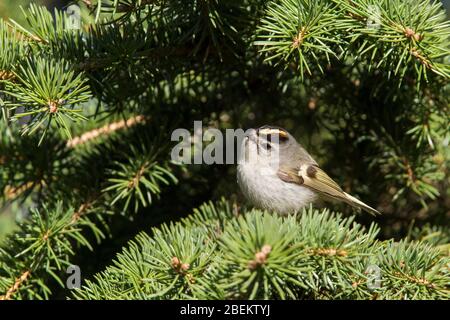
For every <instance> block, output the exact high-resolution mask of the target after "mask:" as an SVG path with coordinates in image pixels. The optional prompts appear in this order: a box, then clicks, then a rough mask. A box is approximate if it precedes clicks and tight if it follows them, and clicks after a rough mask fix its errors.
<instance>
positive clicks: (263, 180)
mask: <svg viewBox="0 0 450 320" xmlns="http://www.w3.org/2000/svg"><path fill="white" fill-rule="evenodd" d="M240 151H241V152H240V157H239V161H238V170H237V172H238V183H239V185H240V187H241V190H242V192H243V193H244V194H245V196H246V197H247V198H248V199H249V200H250V201H251V202H252V203H253V204H254V205H255V206H257V207H259V208H261V209H267V210H271V211H275V212H278V213H280V214H289V213H294V212H297V211H298V210H299V209H301V208H303V207H305V206H307V205H309V204H310V203H312V202H314V201H315V200H316V199H317V198H318V197H321V198H323V199H325V200H339V201H344V202H346V203H348V204H349V205H351V206H353V207H355V208H361V209H363V210H365V211H367V212H369V213H371V214H379V212H378V211H377V210H375V209H373V208H371V207H369V206H368V205H366V204H365V203H363V202H362V201H360V200H358V199H356V198H355V197H353V196H351V195H349V194H348V193H345V192H344V191H343V190H342V189H341V188H340V187H339V186H338V185H337V183H336V182H334V181H333V180H332V179H331V178H330V177H329V176H328V175H327V174H326V173H325V172H324V171H323V170H322V169H320V168H319V166H318V164H317V162H316V161H315V160H314V159H313V158H312V157H311V156H310V155H309V154H308V152H306V150H305V149H303V147H302V146H301V145H300V144H299V143H298V142H297V141H296V140H295V138H294V137H293V136H292V135H290V134H289V132H287V131H286V130H284V129H282V128H278V127H272V126H263V127H261V128H258V129H249V130H247V132H246V135H245V138H244V140H243V141H242V146H241V150H240Z"/></svg>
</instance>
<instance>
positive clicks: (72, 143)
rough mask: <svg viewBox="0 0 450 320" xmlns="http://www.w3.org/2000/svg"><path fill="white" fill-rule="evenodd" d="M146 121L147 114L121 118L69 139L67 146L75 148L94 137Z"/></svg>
mask: <svg viewBox="0 0 450 320" xmlns="http://www.w3.org/2000/svg"><path fill="white" fill-rule="evenodd" d="M145 121H146V118H145V116H143V115H138V116H135V117H133V118H130V119H127V120H120V121H117V122H113V123H109V124H107V125H104V126H103V127H101V128H97V129H93V130H91V131H88V132H85V133H83V134H82V135H81V136H78V137H75V138H73V139H71V140H69V141H67V147H69V148H74V147H76V146H78V145H81V144H84V143H86V142H89V141H91V140H93V139H96V138H98V137H100V136H103V135H108V134H111V133H113V132H114V131H117V130H120V129H123V128H129V127H132V126H134V125H136V124H139V123H144V122H145Z"/></svg>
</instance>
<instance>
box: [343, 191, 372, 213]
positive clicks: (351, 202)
mask: <svg viewBox="0 0 450 320" xmlns="http://www.w3.org/2000/svg"><path fill="white" fill-rule="evenodd" d="M344 195H345V197H346V199H347V201H345V202H347V203H348V204H349V205H351V206H352V207H355V208H360V209H363V210H364V211H366V212H368V213H370V214H372V215H374V216H375V215H378V214H380V212H379V211H377V210H375V209H374V208H372V207H370V206H368V205H367V204H365V203H364V202H362V201H361V200H358V199H356V198H355V197H353V196H351V195H349V194H348V193H346V192H344Z"/></svg>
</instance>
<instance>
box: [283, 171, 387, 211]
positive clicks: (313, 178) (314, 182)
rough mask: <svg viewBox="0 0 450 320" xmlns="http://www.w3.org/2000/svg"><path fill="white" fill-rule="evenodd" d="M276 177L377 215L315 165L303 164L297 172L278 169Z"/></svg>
mask: <svg viewBox="0 0 450 320" xmlns="http://www.w3.org/2000/svg"><path fill="white" fill-rule="evenodd" d="M278 177H279V178H280V179H282V180H283V181H285V182H290V183H297V184H299V185H303V186H305V187H308V188H310V189H313V190H314V191H316V192H317V193H319V194H320V195H322V196H325V197H329V198H332V199H335V200H340V201H344V202H346V203H348V204H349V205H351V206H353V207H355V208H361V209H363V210H365V211H367V212H369V213H371V214H379V212H378V211H377V210H375V209H373V208H372V207H370V206H368V205H367V204H365V203H364V202H362V201H360V200H358V199H356V198H355V197H353V196H351V195H349V194H348V193H346V192H344V191H343V190H342V189H341V187H339V185H338V184H337V183H336V182H334V180H333V179H331V178H330V177H329V176H328V175H327V174H326V173H325V172H324V171H323V170H322V169H320V168H319V167H318V166H316V165H312V164H303V165H301V166H300V168H299V169H298V171H296V170H294V169H287V168H280V170H279V171H278Z"/></svg>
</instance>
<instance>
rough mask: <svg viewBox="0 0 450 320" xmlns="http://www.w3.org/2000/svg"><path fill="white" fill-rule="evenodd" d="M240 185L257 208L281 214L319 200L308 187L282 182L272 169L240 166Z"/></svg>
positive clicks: (249, 165)
mask: <svg viewBox="0 0 450 320" xmlns="http://www.w3.org/2000/svg"><path fill="white" fill-rule="evenodd" d="M238 183H239V186H240V188H241V190H242V192H243V193H244V195H245V196H246V197H247V198H248V199H249V200H250V201H251V202H252V203H253V204H254V205H255V206H257V207H259V208H260V209H265V210H270V211H276V212H278V213H280V214H289V213H294V212H296V211H298V210H300V209H301V208H303V207H304V206H307V205H309V204H310V203H312V202H313V201H314V200H316V198H317V196H316V194H315V192H313V191H312V190H310V189H308V188H306V187H303V186H300V185H297V184H293V183H287V182H284V181H282V180H281V179H280V178H278V176H277V171H276V170H275V169H273V168H271V167H264V166H258V167H255V166H254V165H252V164H240V165H238Z"/></svg>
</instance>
